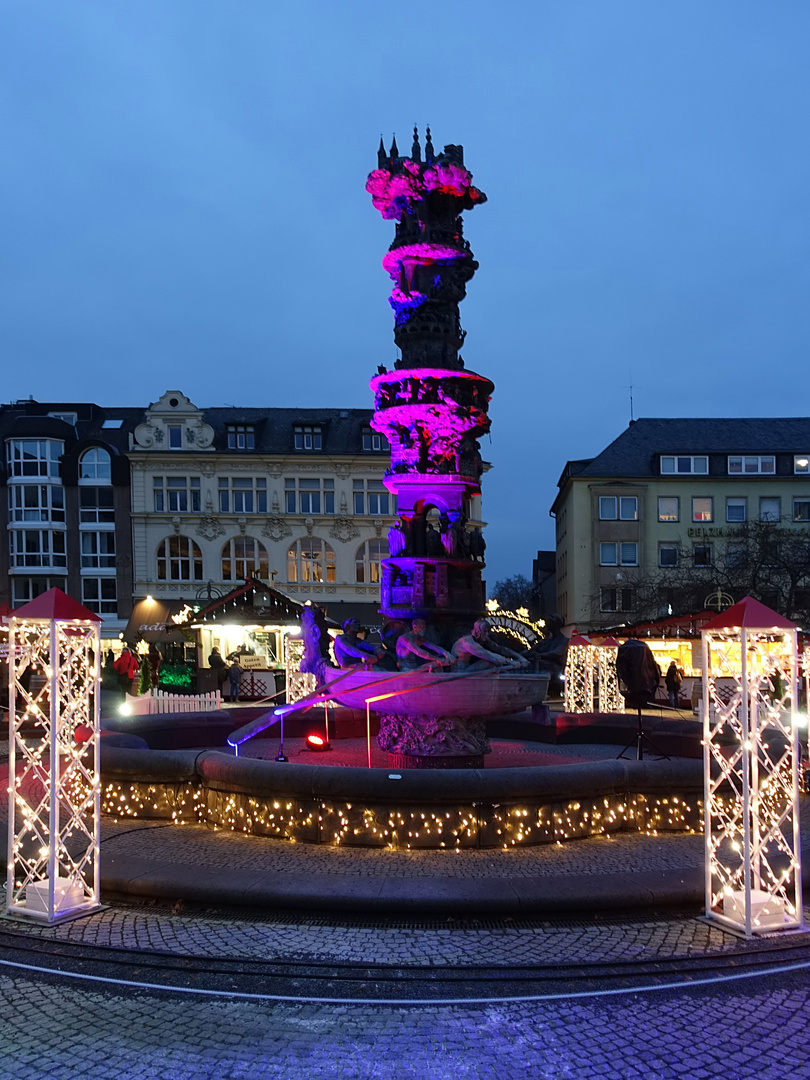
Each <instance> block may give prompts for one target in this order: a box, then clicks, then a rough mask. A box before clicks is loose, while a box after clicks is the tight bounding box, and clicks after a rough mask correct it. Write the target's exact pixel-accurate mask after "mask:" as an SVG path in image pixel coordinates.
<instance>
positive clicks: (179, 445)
mask: <svg viewBox="0 0 810 1080" xmlns="http://www.w3.org/2000/svg"><path fill="white" fill-rule="evenodd" d="M169 449H170V450H182V449H183V429H182V427H180V425H179V424H169Z"/></svg>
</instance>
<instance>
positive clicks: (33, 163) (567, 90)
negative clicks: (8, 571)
mask: <svg viewBox="0 0 810 1080" xmlns="http://www.w3.org/2000/svg"><path fill="white" fill-rule="evenodd" d="M809 34H810V4H808V3H807V0H773V2H771V3H767V4H766V3H762V2H761V0H757V2H746V0H655V2H651V0H576V2H572V0H555V2H551V0H514V2H510V0H502V2H501V3H500V4H493V3H491V2H490V0H486V2H485V0H464V2H463V3H461V2H456V0H432V2H424V0H410V3H408V4H403V5H400V6H397V5H393V4H390V5H386V4H379V3H370V2H365V0H343V2H341V3H337V2H335V0H298V2H297V3H295V4H282V3H280V2H279V0H117V2H115V3H113V2H111V0H50V2H49V0H0V126H1V127H2V130H3V133H4V138H3V141H4V151H3V154H2V161H0V199H2V207H3V215H4V228H3V244H2V251H1V252H0V266H1V267H2V279H3V280H2V289H0V296H1V297H2V299H0V304H2V309H1V310H0V342H2V355H3V369H2V370H3V391H2V400H4V401H11V400H14V399H16V398H19V397H26V396H28V395H29V394H33V395H34V396H37V397H40V398H42V399H45V400H48V399H64V400H70V399H78V400H85V399H90V400H95V401H97V402H99V403H101V404H104V405H115V404H121V405H138V404H141V403H143V404H144V405H146V404H147V403H148V402H150V401H154V400H156V399H157V398H158V397H159V396H160V395H161V394H162V393H163V391H164V390H166V389H168V388H171V389H180V390H183V391H185V392H186V393H187V394H188V395H189V396H190V397H191V398H192V400H193V401H195V402H196V403H197V404H199V405H201V406H207V405H223V404H235V405H240V404H251V405H259V404H266V405H288V406H295V405H308V406H319V405H322V406H336V407H337V406H346V407H359V406H364V405H370V404H371V395H370V392H369V391H368V388H367V382H368V378H369V377H370V376H371V375H372V374H373V373H374V371H375V370H376V366H377V364H378V363H385V364H388V365H391V364H392V363H393V361H394V359H395V358H396V352H395V349H394V345H393V339H392V328H393V320H392V315H391V311H390V309H389V307H388V304H387V303H386V297H387V295H388V291H389V284H390V283H389V280H388V277H387V275H386V274H385V273H384V271H383V270H382V268H381V266H380V259H381V258H382V256H383V254H384V252H385V251H386V249H387V246H388V244H389V242H390V240H391V238H392V236H393V226H392V224H391V223H390V222H384V221H383V220H382V219H381V218H380V216H379V215H378V214H377V212H376V211H375V210H373V208H372V206H371V201H370V198H369V197H368V195H366V193H365V191H364V189H363V188H364V183H365V178H366V174H367V173H368V172H369V171H370V170H371V169H372V168H374V167H375V166H376V149H377V143H378V141H379V136H380V133H381V132H384V134H385V138H386V145H387V144H388V142H389V141H390V137H391V133H392V131H395V132H396V134H397V138H398V141H399V146H400V149H404V148H406V147H409V146H410V132H411V128H412V125H413V124H414V122H417V123H418V124H419V126H420V129H422V128H423V126H424V124H425V123H426V122H427V123H429V124H430V125H431V127H432V130H433V138H434V142H435V144H436V145H437V146H441V145H443V144H444V143H449V142H458V143H463V145H464V147H465V154H466V161H467V164H468V166H469V168H470V169H471V170H472V171H473V173H474V175H475V181H476V183H477V184H478V185H479V186H480V187H481V188H483V190H484V191H485V192H486V193H487V195H488V196H489V202H488V203H487V204H486V205H485V206H483V207H480V208H477V209H476V210H474V211H473V212H472V213H470V214H468V215H466V235H467V237H468V238H469V239H470V241H471V244H472V247H473V250H474V252H475V254H476V257H477V258H478V259H479V261H480V263H481V269H480V270H479V272H478V274H477V275H476V277H475V279H474V281H473V282H472V283H471V285H470V287H469V290H468V297H467V300H466V301H465V303H464V304H463V306H462V321H463V324H464V326H465V328H466V329H467V331H468V338H467V343H466V347H465V349H464V358H465V361H466V364H467V366H468V367H470V368H472V369H474V370H478V371H480V372H482V373H483V374H486V375H488V376H490V377H491V378H493V379H494V381H495V383H496V393H495V397H494V399H493V403H492V411H491V415H492V420H493V430H492V437H491V442H490V441H489V440H485V442H484V444H483V449H484V454H485V457H486V458H488V459H489V460H490V461H491V462H492V463H493V466H494V468H493V470H492V471H491V472H490V473H489V475H488V476H487V477H486V481H485V496H484V497H485V513H486V516H487V518H488V519H489V521H490V522H491V524H490V527H489V530H488V533H487V539H488V543H489V550H488V562H489V568H488V571H487V577H488V579H489V582H490V584H492V583H494V581H495V580H496V579H497V578H498V577H503V576H506V575H508V574H511V573H516V572H523V573H525V574H527V575H528V574H529V573H530V571H531V560H532V557H533V555H534V553H535V552H536V550H537V548H538V547H552V546H553V530H552V522H551V520H550V519H549V516H548V509H549V506H550V505H551V502H552V500H553V498H554V495H555V492H556V481H557V479H558V477H559V474H560V472H561V470H562V468H563V465H564V463H565V461H566V460H567V459H568V458H578V457H587V456H590V455H592V454H594V453H596V452H598V451H599V450H601V449H602V448H603V447H604V446H605V445H606V444H607V443H608V442H610V441H611V440H612V439H613V438H615V437H616V436H617V435H618V434H619V433H620V432H621V431H622V430H623V429H624V428H625V427H626V425H627V422H628V419H629V415H630V413H629V387H630V385H631V384H632V385H633V387H634V401H635V415H636V416H637V417H638V416H683V415H686V416H734V415H741V416H748V415H754V416H770V415H773V416H779V415H800V414H803V413H806V410H807V407H808V405H807V399H806V396H805V393H804V391H805V388H806V376H805V369H806V364H807V357H808V341H809V340H810V305H808V293H809V292H810V262H809V260H808V255H809V254H810V250H809V245H808V240H809V239H810V210H809V209H808V207H809V206H810V196H808V192H810V175H809V174H810V149H809V145H810V144H808V138H807V126H808V114H809V113H810V64H808V60H807V56H808V37H809Z"/></svg>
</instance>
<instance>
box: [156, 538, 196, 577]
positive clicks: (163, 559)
mask: <svg viewBox="0 0 810 1080" xmlns="http://www.w3.org/2000/svg"><path fill="white" fill-rule="evenodd" d="M157 576H158V581H202V579H203V563H202V552H201V551H200V549H199V547H198V546H197V544H195V543H194V541H193V540H191V539H189V537H187V536H167V537H166V539H165V540H164V541H162V543H161V544H160V546H159V547H158V552H157Z"/></svg>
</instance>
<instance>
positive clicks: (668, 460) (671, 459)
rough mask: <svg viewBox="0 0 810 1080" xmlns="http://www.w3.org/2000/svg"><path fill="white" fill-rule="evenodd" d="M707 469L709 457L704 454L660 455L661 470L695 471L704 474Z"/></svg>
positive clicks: (664, 472)
mask: <svg viewBox="0 0 810 1080" xmlns="http://www.w3.org/2000/svg"><path fill="white" fill-rule="evenodd" d="M708 471H709V459H708V457H706V456H705V455H703V456H698V457H695V456H683V457H678V456H674V455H666V454H662V455H661V472H662V474H667V473H680V474H684V473H696V474H701V473H702V474H705V473H708Z"/></svg>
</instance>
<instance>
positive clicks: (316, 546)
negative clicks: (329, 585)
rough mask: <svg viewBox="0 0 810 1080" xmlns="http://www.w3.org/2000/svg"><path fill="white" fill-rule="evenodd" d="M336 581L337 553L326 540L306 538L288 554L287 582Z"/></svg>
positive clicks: (297, 542) (298, 542) (296, 543)
mask: <svg viewBox="0 0 810 1080" xmlns="http://www.w3.org/2000/svg"><path fill="white" fill-rule="evenodd" d="M334 580H335V551H334V548H331V547H330V546H329V544H327V543H326V541H325V540H318V539H317V537H309V536H307V537H305V538H304V539H303V540H296V542H295V543H294V544H293V545H292V547H291V548H290V550H289V551H288V552H287V581H301V582H305V583H306V582H318V581H334Z"/></svg>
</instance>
